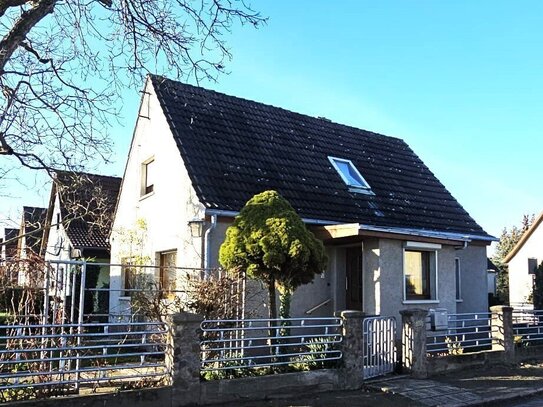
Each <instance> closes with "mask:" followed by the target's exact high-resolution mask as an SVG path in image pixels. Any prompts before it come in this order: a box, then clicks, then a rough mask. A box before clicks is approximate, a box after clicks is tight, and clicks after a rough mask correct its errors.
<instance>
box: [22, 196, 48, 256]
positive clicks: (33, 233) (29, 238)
mask: <svg viewBox="0 0 543 407" xmlns="http://www.w3.org/2000/svg"><path fill="white" fill-rule="evenodd" d="M46 215H47V209H46V208H35V207H32V206H23V225H22V226H23V227H24V233H25V234H26V237H25V239H26V246H27V248H29V249H32V250H34V251H35V252H38V251H39V249H40V244H41V239H42V236H43V231H44V226H45V218H46Z"/></svg>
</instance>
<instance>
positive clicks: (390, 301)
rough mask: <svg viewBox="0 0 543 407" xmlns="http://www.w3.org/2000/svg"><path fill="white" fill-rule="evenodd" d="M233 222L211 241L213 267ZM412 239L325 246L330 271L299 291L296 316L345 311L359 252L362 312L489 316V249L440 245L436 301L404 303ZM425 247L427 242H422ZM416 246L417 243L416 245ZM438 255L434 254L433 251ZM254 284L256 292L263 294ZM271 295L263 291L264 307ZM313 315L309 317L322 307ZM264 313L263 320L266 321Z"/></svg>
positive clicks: (223, 225)
mask: <svg viewBox="0 0 543 407" xmlns="http://www.w3.org/2000/svg"><path fill="white" fill-rule="evenodd" d="M230 224H231V220H226V219H223V220H222V221H219V222H218V223H217V226H216V227H215V229H214V230H213V232H212V237H211V242H210V243H211V244H210V250H211V253H212V255H211V266H212V267H216V266H219V264H218V252H219V247H220V245H221V243H222V242H223V240H224V237H225V233H226V229H227V228H228V226H229V225H230ZM406 242H408V240H407V239H405V240H402V239H387V238H374V237H360V238H359V241H357V242H353V243H348V244H345V245H336V244H334V242H330V241H328V242H325V243H326V245H325V247H326V252H327V255H328V267H327V269H326V271H325V272H324V273H323V274H322V275H317V276H316V277H315V279H314V280H313V282H312V283H310V284H307V285H305V286H302V287H300V288H299V289H298V290H297V291H296V292H295V294H294V297H293V302H292V316H296V317H303V316H328V315H332V314H333V313H334V312H335V311H339V310H344V309H346V303H347V302H346V286H347V281H346V279H347V278H346V250H347V248H353V247H360V250H361V251H362V270H361V273H362V303H363V305H362V311H363V312H365V313H366V314H370V315H384V316H395V317H396V318H397V319H398V320H399V317H400V314H399V312H400V310H402V309H410V308H423V309H431V308H446V309H447V311H448V312H449V313H465V312H486V311H487V310H488V297H487V281H486V246H477V245H467V246H466V247H464V246H461V245H458V244H453V243H452V242H451V243H450V244H445V243H443V244H440V245H439V246H440V248H439V249H436V250H435V253H436V257H437V270H436V289H435V293H434V295H435V298H433V299H431V300H420V301H412V300H411V301H409V300H406V299H405V292H404V291H405V287H404V260H403V259H404V246H405V245H406ZM420 243H421V244H425V243H424V242H420ZM415 245H416V243H415ZM432 251H434V250H432ZM455 258H456V259H458V261H459V265H460V290H461V291H460V299H457V298H456V297H457V292H456V287H457V285H456V276H457V274H456V272H455V268H456V267H457V266H456V264H457V263H456V261H455ZM258 288H259V285H258V284H253V285H252V289H253V290H255V289H258ZM265 298H266V292H265V291H264V290H262V301H260V303H261V304H265V302H266V301H265ZM323 303H325V304H324V305H322V306H321V307H319V308H317V309H316V310H314V311H313V312H311V313H310V314H308V313H307V312H308V311H309V310H311V309H312V308H314V307H315V306H318V305H319V304H323ZM264 311H265V310H264V309H262V310H261V314H262V315H266V313H265V312H264Z"/></svg>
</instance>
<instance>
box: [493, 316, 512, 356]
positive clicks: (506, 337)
mask: <svg viewBox="0 0 543 407" xmlns="http://www.w3.org/2000/svg"><path fill="white" fill-rule="evenodd" d="M490 312H492V326H491V332H492V336H493V339H494V341H492V350H498V351H503V352H504V354H503V361H504V362H505V363H511V364H512V363H515V335H514V332H513V308H512V307H509V306H504V305H495V306H493V307H490Z"/></svg>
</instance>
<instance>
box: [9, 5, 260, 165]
mask: <svg viewBox="0 0 543 407" xmlns="http://www.w3.org/2000/svg"><path fill="white" fill-rule="evenodd" d="M264 21H265V20H264V19H263V18H262V17H261V16H260V15H259V13H257V12H254V11H253V10H251V9H250V7H249V6H248V5H246V4H245V3H244V1H243V0H88V1H82V0H70V1H59V0H0V37H1V40H0V90H1V93H0V106H1V107H0V155H4V156H9V157H10V158H8V159H6V158H5V157H4V159H3V160H2V161H3V162H2V163H1V165H0V167H1V168H3V169H5V168H8V167H10V166H11V167H13V166H24V167H27V168H31V169H40V170H46V171H48V172H52V171H53V170H54V169H71V170H81V169H82V168H84V167H85V165H88V163H89V162H92V161H93V160H96V159H100V160H106V161H107V160H108V158H109V153H110V148H111V139H110V137H109V136H108V127H109V124H110V121H111V120H115V119H116V114H118V104H117V103H116V102H117V101H118V98H119V95H120V93H121V90H123V89H125V87H126V86H132V87H137V88H139V87H141V86H142V83H143V78H144V76H145V75H146V73H147V72H155V73H158V74H164V73H166V72H167V73H168V76H175V77H177V78H179V79H182V78H187V77H192V78H194V79H195V80H196V81H200V80H202V79H214V78H216V76H217V74H219V73H220V72H223V71H224V70H225V63H226V62H227V61H228V59H229V58H230V56H231V55H230V51H229V49H228V48H227V45H226V43H225V39H224V34H225V33H227V32H229V30H230V29H231V28H232V27H233V26H234V25H235V24H237V23H241V24H245V23H247V24H251V25H254V26H258V25H260V24H261V23H263V22H264Z"/></svg>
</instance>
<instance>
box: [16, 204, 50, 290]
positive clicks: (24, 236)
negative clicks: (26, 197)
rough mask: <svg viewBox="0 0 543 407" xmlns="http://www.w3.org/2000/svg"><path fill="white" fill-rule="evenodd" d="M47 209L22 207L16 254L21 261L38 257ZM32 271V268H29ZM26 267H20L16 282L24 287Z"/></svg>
mask: <svg viewBox="0 0 543 407" xmlns="http://www.w3.org/2000/svg"><path fill="white" fill-rule="evenodd" d="M46 215H47V209H45V208H36V207H32V206H23V214H22V216H21V227H20V229H19V240H18V242H17V245H18V246H17V252H18V255H19V257H20V258H21V259H30V260H32V259H35V258H36V257H35V256H39V254H40V247H41V241H42V238H43V234H44V231H45V218H46ZM30 269H32V268H30ZM30 269H29V268H27V267H21V269H20V271H19V272H18V276H17V280H18V284H19V285H26V284H27V283H28V282H29V281H30V280H29V275H28V272H29V270H30Z"/></svg>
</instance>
